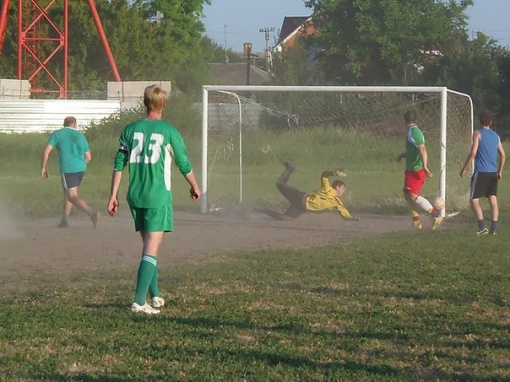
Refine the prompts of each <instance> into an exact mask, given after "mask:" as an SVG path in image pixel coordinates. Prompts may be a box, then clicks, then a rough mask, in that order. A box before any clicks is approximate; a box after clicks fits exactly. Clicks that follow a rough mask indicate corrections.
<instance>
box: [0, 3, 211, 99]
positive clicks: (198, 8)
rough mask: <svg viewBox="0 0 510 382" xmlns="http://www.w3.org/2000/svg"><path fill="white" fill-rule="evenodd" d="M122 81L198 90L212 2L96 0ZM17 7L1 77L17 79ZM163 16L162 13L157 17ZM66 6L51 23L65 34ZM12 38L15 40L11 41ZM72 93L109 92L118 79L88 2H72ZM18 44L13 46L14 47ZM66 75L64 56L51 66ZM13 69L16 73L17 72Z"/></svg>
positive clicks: (53, 13)
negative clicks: (205, 10) (204, 20)
mask: <svg viewBox="0 0 510 382" xmlns="http://www.w3.org/2000/svg"><path fill="white" fill-rule="evenodd" d="M95 3H96V7H97V11H98V13H99V15H100V18H101V21H102V24H103V27H104V30H105V33H106V36H107V39H108V41H109V44H110V47H111V50H112V54H113V56H114V59H115V61H116V64H117V69H118V71H119V73H120V76H121V78H122V80H125V81H135V80H156V79H161V80H170V81H172V82H173V83H174V84H175V85H176V87H179V88H181V90H192V89H193V90H195V89H197V88H198V87H199V85H200V84H201V83H202V80H201V79H202V78H205V76H206V73H207V60H206V56H205V54H203V52H202V50H201V46H200V41H201V39H202V34H203V32H204V26H203V24H202V22H201V17H202V12H203V6H204V4H209V3H210V0H184V1H182V0H179V1H177V0H164V1H163V0H161V1H145V0H95ZM15 8H16V7H11V11H10V16H9V17H10V18H9V20H10V22H9V23H8V30H7V34H6V44H5V46H4V52H3V54H2V57H1V61H0V74H1V75H2V76H7V77H11V78H12V77H14V75H15V73H14V72H13V71H14V70H15V68H16V60H17V58H16V52H17V49H16V39H15V38H13V37H12V36H16V35H17V34H16V28H17V25H16V22H15V21H14V20H16V17H15V16H16V9H15ZM158 11H159V12H158ZM63 14H64V12H63V4H61V2H57V3H56V4H55V6H54V7H53V8H52V9H51V15H50V16H51V19H52V20H53V21H55V23H56V24H57V25H59V26H60V28H61V29H63ZM10 37H11V38H10ZM68 38H69V59H68V69H69V76H68V80H69V82H68V84H69V90H71V91H76V90H104V88H105V84H106V82H107V81H113V80H114V78H113V75H112V71H111V68H110V64H109V63H108V60H107V57H106V54H105V52H104V49H103V47H102V44H101V41H100V38H99V35H98V33H97V30H96V27H95V24H94V22H93V20H92V17H91V15H90V10H89V8H88V5H87V3H86V2H85V1H71V2H69V35H68ZM13 41H14V43H13ZM52 65H53V69H54V71H55V72H56V73H62V71H63V53H59V54H58V55H57V57H55V58H54V60H53V61H52ZM13 69H14V70H13Z"/></svg>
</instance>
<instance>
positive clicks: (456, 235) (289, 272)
mask: <svg viewBox="0 0 510 382" xmlns="http://www.w3.org/2000/svg"><path fill="white" fill-rule="evenodd" d="M45 139H46V138H45V137H43V136H25V137H10V136H0V144H2V147H3V150H2V152H1V153H0V155H1V157H2V160H1V161H0V180H1V183H0V184H1V186H0V187H1V192H2V197H3V199H4V201H6V202H7V203H8V210H9V214H19V215H22V216H25V217H27V218H28V217H31V218H32V217H35V218H37V217H42V216H58V215H59V213H60V192H61V191H60V185H59V183H58V180H57V179H56V171H57V167H56V162H55V161H54V162H52V168H51V170H53V171H52V172H53V177H52V178H50V179H49V180H47V181H43V180H41V179H40V178H39V156H40V152H41V150H42V148H43V146H44V143H45ZM96 147H97V150H96V153H95V160H94V162H92V164H91V167H90V168H89V173H88V174H87V177H86V181H85V182H84V184H83V187H81V188H80V190H81V193H82V194H83V195H86V198H87V199H88V200H89V201H91V203H94V204H97V205H104V204H105V203H106V200H107V196H108V195H107V193H108V187H109V179H110V171H111V165H110V164H109V163H108V160H107V158H108V157H109V155H110V153H109V151H110V150H111V151H112V153H114V152H115V150H116V142H115V139H114V138H112V139H111V140H109V139H105V140H103V141H102V142H101V145H98V146H96ZM99 147H100V148H99ZM53 155H55V153H53ZM103 158H104V159H103ZM52 159H53V160H55V159H56V158H52ZM196 161H198V158H197V159H196ZM400 170H401V169H398V171H400ZM506 174H507V172H505V175H506ZM174 183H175V185H176V187H178V186H177V184H178V183H183V182H177V181H174ZM507 184H508V181H507V180H506V178H505V179H504V180H503V182H502V183H501V188H500V190H501V192H500V201H501V209H502V215H501V218H500V220H501V223H500V227H499V235H498V236H493V237H492V236H491V237H482V238H479V237H476V236H475V235H474V229H475V225H474V223H473V219H472V216H471V214H470V211H464V212H463V214H462V216H461V217H460V219H459V220H458V222H459V224H458V225H456V226H454V227H453V228H451V229H448V230H440V231H438V232H430V231H426V232H419V233H416V232H403V233H399V234H391V235H386V236H384V237H372V238H371V237H367V238H365V239H357V240H351V241H349V242H346V243H341V244H335V245H328V246H320V247H314V248H308V249H301V250H285V251H283V250H282V251H258V252H251V253H248V252H244V253H235V254H228V255H227V254H216V255H213V256H209V257H207V258H205V257H202V258H200V259H198V260H197V261H196V262H194V263H177V264H175V265H173V266H171V267H166V268H162V269H161V270H160V280H161V281H160V283H161V288H162V290H164V291H168V293H169V295H168V300H167V303H168V306H167V307H165V309H164V310H163V312H162V314H160V315H159V316H156V317H146V316H140V315H133V314H130V313H129V312H128V311H127V308H126V299H128V298H130V297H131V294H132V289H133V270H132V269H124V268H122V267H119V269H118V271H115V272H106V271H102V270H97V271H94V272H92V271H87V272H80V273H75V274H73V275H71V276H68V277H67V276H66V277H64V278H56V277H55V276H54V275H45V274H37V275H33V278H32V283H31V287H29V288H28V289H25V288H23V289H21V288H17V287H16V283H14V284H13V283H9V284H5V285H3V286H2V287H0V306H1V307H2V309H0V322H1V323H2V324H1V325H0V350H1V351H0V380H5V381H39V380H48V381H58V380H62V381H63V380H67V381H71V380H72V381H147V380H158V381H412V380H424V381H505V380H510V309H509V305H510V301H509V298H510V294H509V292H508V290H509V285H510V256H508V248H509V247H510V236H509V235H508V232H510V224H509V222H510V213H509V212H508V211H509V208H508V207H509V198H508V193H507V191H506V190H507V189H508V186H507ZM176 192H177V193H178V194H177V195H176V200H179V199H180V198H181V197H180V196H179V193H181V192H182V197H184V196H185V192H187V190H186V188H185V187H184V186H183V187H182V189H180V188H177V189H176ZM178 207H179V206H178ZM484 207H486V204H484ZM0 250H1V249H0ZM12 256H16V253H13V254H12Z"/></svg>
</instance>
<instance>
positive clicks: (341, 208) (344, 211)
mask: <svg viewBox="0 0 510 382" xmlns="http://www.w3.org/2000/svg"><path fill="white" fill-rule="evenodd" d="M336 209H337V210H338V213H339V214H340V215H341V216H342V218H344V220H350V221H360V220H361V218H360V217H359V216H352V215H351V214H350V213H349V211H348V210H347V208H345V206H344V204H343V203H342V201H341V200H340V199H338V205H337V206H336Z"/></svg>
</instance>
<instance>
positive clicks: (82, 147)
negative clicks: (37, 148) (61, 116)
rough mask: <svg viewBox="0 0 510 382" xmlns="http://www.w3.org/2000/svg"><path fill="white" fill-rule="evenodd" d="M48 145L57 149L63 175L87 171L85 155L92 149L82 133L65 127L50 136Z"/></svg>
mask: <svg viewBox="0 0 510 382" xmlns="http://www.w3.org/2000/svg"><path fill="white" fill-rule="evenodd" d="M48 144H49V145H51V146H53V147H56V148H57V152H58V157H59V160H60V173H61V174H66V173H70V172H83V171H85V169H86V168H87V162H86V161H85V153H87V152H89V151H90V149H89V143H88V142H87V138H85V135H83V134H82V133H81V132H79V131H78V130H76V129H74V128H72V127H64V128H62V129H60V130H57V131H54V132H53V133H52V134H51V135H50V138H49V139H48Z"/></svg>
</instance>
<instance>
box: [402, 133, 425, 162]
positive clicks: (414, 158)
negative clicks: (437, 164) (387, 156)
mask: <svg viewBox="0 0 510 382" xmlns="http://www.w3.org/2000/svg"><path fill="white" fill-rule="evenodd" d="M424 144H425V136H424V135H423V132H422V131H421V130H420V128H419V127H418V126H416V125H413V126H411V127H409V130H407V139H406V170H411V171H418V170H421V169H422V168H423V161H422V159H421V155H420V150H419V149H418V146H420V145H424Z"/></svg>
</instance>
